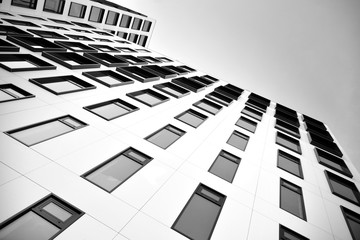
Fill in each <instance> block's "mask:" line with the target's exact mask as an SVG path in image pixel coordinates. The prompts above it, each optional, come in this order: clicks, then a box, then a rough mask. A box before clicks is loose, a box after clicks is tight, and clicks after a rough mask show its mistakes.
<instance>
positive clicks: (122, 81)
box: [82, 70, 134, 88]
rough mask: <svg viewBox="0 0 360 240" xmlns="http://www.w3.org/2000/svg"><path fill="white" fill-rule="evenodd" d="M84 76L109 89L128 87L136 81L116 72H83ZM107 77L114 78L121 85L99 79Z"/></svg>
mask: <svg viewBox="0 0 360 240" xmlns="http://www.w3.org/2000/svg"><path fill="white" fill-rule="evenodd" d="M82 75H84V76H86V77H88V78H90V79H92V80H94V81H96V82H98V83H101V84H103V85H105V86H107V87H110V88H111V87H118V86H122V85H127V84H133V83H134V80H132V79H130V78H128V77H126V76H124V75H121V74H119V73H117V72H114V71H111V70H101V71H91V72H82ZM106 76H109V77H112V78H114V79H115V80H117V81H119V83H116V84H109V83H107V82H105V81H102V80H101V79H99V77H106Z"/></svg>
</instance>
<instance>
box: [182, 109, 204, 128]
mask: <svg viewBox="0 0 360 240" xmlns="http://www.w3.org/2000/svg"><path fill="white" fill-rule="evenodd" d="M175 118H176V119H178V120H180V121H182V122H184V123H186V124H188V125H190V126H192V127H194V128H197V127H198V126H200V125H201V124H202V123H203V122H204V121H205V120H206V119H207V116H205V115H203V114H201V113H199V112H197V111H194V110H192V109H189V110H187V111H185V112H183V113H181V114H180V115H178V116H176V117H175Z"/></svg>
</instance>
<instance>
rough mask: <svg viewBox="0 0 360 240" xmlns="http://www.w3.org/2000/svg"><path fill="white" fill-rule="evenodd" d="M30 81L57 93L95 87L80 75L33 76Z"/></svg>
mask: <svg viewBox="0 0 360 240" xmlns="http://www.w3.org/2000/svg"><path fill="white" fill-rule="evenodd" d="M29 81H30V82H32V83H34V84H35V85H37V86H39V87H41V88H43V89H45V90H47V91H49V92H51V93H53V94H56V95H61V94H66V93H72V92H79V91H85V90H90V89H95V88H96V87H95V86H94V85H91V84H90V83H88V82H85V81H84V80H81V79H80V78H78V77H75V76H72V75H67V76H57V77H45V78H32V79H29Z"/></svg>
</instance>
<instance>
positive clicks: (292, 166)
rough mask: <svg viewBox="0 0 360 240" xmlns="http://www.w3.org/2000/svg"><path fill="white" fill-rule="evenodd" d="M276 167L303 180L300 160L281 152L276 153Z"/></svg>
mask: <svg viewBox="0 0 360 240" xmlns="http://www.w3.org/2000/svg"><path fill="white" fill-rule="evenodd" d="M277 166H278V168H281V169H283V170H285V171H287V172H289V173H291V174H293V175H295V176H297V177H299V178H302V179H303V178H304V177H303V173H302V168H301V162H300V159H299V158H297V157H294V156H292V155H290V154H288V153H286V152H283V151H281V150H279V151H278V161H277Z"/></svg>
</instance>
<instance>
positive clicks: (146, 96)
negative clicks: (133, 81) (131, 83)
mask: <svg viewBox="0 0 360 240" xmlns="http://www.w3.org/2000/svg"><path fill="white" fill-rule="evenodd" d="M126 96H129V97H131V98H133V99H135V100H137V101H139V102H141V103H143V104H145V105H147V106H149V107H154V106H156V105H159V104H161V103H164V102H166V101H169V100H170V98H168V97H166V96H164V95H162V94H160V93H158V92H155V91H153V90H151V89H144V90H140V91H136V92H131V93H127V94H126Z"/></svg>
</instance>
